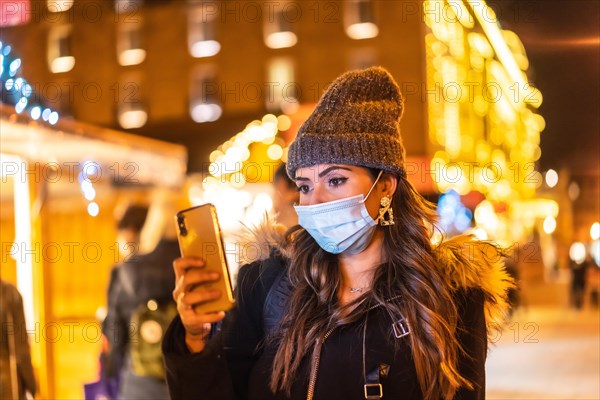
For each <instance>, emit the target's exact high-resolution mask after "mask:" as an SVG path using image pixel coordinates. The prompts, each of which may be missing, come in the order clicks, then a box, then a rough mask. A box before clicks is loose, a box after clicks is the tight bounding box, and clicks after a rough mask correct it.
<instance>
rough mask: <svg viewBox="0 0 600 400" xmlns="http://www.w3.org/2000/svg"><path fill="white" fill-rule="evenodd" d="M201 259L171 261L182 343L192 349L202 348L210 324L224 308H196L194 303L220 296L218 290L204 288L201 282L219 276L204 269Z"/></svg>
mask: <svg viewBox="0 0 600 400" xmlns="http://www.w3.org/2000/svg"><path fill="white" fill-rule="evenodd" d="M205 265H206V264H205V263H204V260H202V259H200V258H191V257H181V258H178V259H176V260H175V261H174V262H173V269H174V270H175V282H176V283H175V290H173V299H174V300H175V301H176V302H177V311H178V312H179V316H180V317H181V322H182V323H183V326H184V328H185V332H186V333H185V343H186V344H187V346H188V348H189V349H190V351H192V352H200V351H202V350H203V349H204V345H205V343H206V337H207V336H208V334H209V333H210V324H212V323H215V322H218V321H220V320H222V319H223V318H225V312H223V311H221V312H217V313H203V312H196V311H195V310H194V306H196V305H198V304H202V303H206V302H209V301H215V300H217V299H218V298H219V297H221V291H220V290H217V289H207V288H206V286H205V284H206V283H209V282H214V281H216V280H218V279H219V276H220V275H219V273H218V272H212V271H206V270H205V268H204V267H205Z"/></svg>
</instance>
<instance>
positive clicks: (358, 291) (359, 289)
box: [350, 286, 365, 293]
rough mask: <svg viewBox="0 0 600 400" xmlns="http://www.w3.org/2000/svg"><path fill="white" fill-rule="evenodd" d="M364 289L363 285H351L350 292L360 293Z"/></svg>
mask: <svg viewBox="0 0 600 400" xmlns="http://www.w3.org/2000/svg"><path fill="white" fill-rule="evenodd" d="M364 290H365V287H364V286H363V287H351V288H350V293H362V292H363V291H364Z"/></svg>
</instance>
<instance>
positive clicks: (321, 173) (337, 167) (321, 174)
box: [319, 165, 352, 178]
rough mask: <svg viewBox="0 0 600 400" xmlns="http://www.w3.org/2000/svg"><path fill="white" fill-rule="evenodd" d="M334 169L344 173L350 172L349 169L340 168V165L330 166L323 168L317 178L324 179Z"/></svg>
mask: <svg viewBox="0 0 600 400" xmlns="http://www.w3.org/2000/svg"><path fill="white" fill-rule="evenodd" d="M336 169H343V170H346V171H352V170H351V169H350V168H347V167H342V166H340V165H332V166H331V167H329V168H325V169H324V170H323V171H321V172H320V173H319V178H322V177H324V176H325V175H327V174H328V173H330V172H331V171H334V170H336Z"/></svg>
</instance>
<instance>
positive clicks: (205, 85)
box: [190, 64, 223, 123]
mask: <svg viewBox="0 0 600 400" xmlns="http://www.w3.org/2000/svg"><path fill="white" fill-rule="evenodd" d="M216 70H217V69H216V67H215V66H214V65H213V64H203V65H198V66H197V67H195V68H193V69H192V71H191V74H190V116H191V117H192V119H193V120H194V121H195V122H198V123H203V122H213V121H216V120H218V119H219V118H220V117H221V114H222V113H223V109H222V108H221V104H220V99H219V93H220V92H219V85H218V83H217V76H216Z"/></svg>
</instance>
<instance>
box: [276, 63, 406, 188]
mask: <svg viewBox="0 0 600 400" xmlns="http://www.w3.org/2000/svg"><path fill="white" fill-rule="evenodd" d="M402 104H403V100H402V95H401V94H400V88H399V87H398V84H397V83H396V81H394V78H393V77H392V76H391V75H390V73H389V72H388V71H387V70H385V69H383V68H381V67H371V68H367V69H364V70H356V71H349V72H346V73H345V74H343V75H341V76H340V77H339V78H337V79H336V80H335V81H333V83H332V84H331V85H330V86H329V88H328V89H327V90H326V91H325V93H324V94H323V96H322V97H321V100H320V101H319V103H318V104H317V106H316V107H315V110H314V111H313V112H312V114H311V115H310V117H308V119H307V120H306V121H305V122H304V124H302V126H301V127H300V129H299V131H298V135H297V136H296V139H295V140H294V142H293V143H292V144H291V145H290V149H289V152H288V160H287V173H288V175H289V176H290V177H291V178H292V179H293V178H294V177H295V176H296V170H297V169H298V168H301V167H309V166H312V165H317V164H346V165H359V166H363V167H368V168H376V169H381V170H384V171H386V172H391V173H394V174H397V175H403V174H404V168H403V166H404V147H403V146H402V138H401V137H400V124H399V123H400V117H401V116H402V110H403V107H402Z"/></svg>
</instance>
